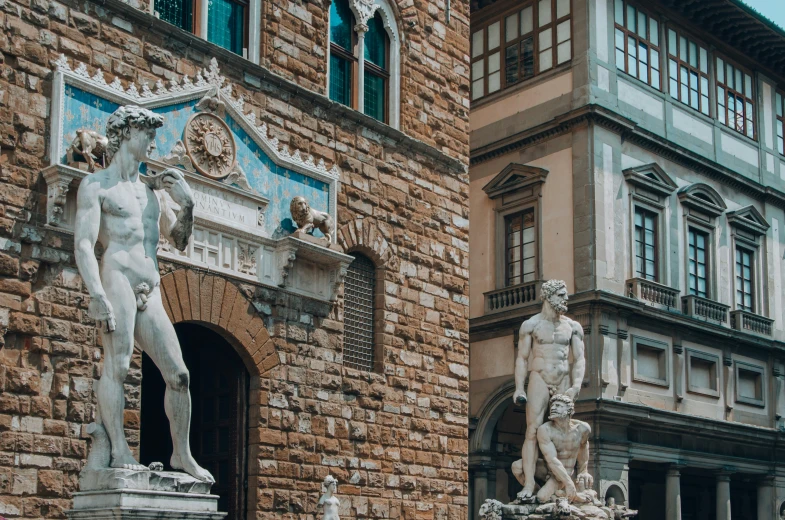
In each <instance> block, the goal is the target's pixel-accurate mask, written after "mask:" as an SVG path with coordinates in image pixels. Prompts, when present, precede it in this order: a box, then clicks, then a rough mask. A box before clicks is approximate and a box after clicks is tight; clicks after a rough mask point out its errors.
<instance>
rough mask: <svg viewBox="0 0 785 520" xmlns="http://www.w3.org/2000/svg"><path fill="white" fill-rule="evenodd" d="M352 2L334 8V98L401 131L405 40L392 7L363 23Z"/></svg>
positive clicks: (336, 0)
mask: <svg viewBox="0 0 785 520" xmlns="http://www.w3.org/2000/svg"><path fill="white" fill-rule="evenodd" d="M352 1H353V0H333V2H332V4H331V5H330V58H329V70H328V73H327V75H328V78H329V79H328V91H329V95H330V99H332V100H333V101H336V102H338V103H341V104H344V105H346V106H348V107H351V108H353V109H355V110H360V111H362V112H363V113H364V114H366V115H368V116H370V117H373V118H374V119H377V120H379V121H381V122H383V123H387V124H389V125H390V126H392V127H393V128H398V124H399V120H400V115H399V114H400V108H399V104H400V96H399V89H400V78H399V76H400V57H399V54H400V42H399V33H398V28H397V24H396V22H395V17H394V15H393V10H392V7H391V6H390V5H389V4H388V3H387V2H386V1H384V0H383V1H381V2H380V3H379V4H378V5H377V6H376V11H374V12H373V13H370V14H368V15H367V16H368V18H367V19H366V20H360V19H358V10H357V8H356V7H355V6H354V5H353V4H352V3H351V2H352Z"/></svg>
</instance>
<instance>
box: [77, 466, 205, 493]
mask: <svg viewBox="0 0 785 520" xmlns="http://www.w3.org/2000/svg"><path fill="white" fill-rule="evenodd" d="M210 487H212V484H211V483H209V482H204V481H202V480H197V479H195V478H193V477H192V476H191V475H188V474H187V473H182V472H180V471H151V470H147V469H145V470H132V469H117V468H106V469H89V468H85V469H84V470H82V472H81V473H80V474H79V491H103V490H107V491H109V490H117V489H136V490H140V491H171V492H174V493H196V494H202V495H206V494H208V493H210Z"/></svg>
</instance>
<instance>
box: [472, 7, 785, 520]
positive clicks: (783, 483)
mask: <svg viewBox="0 0 785 520" xmlns="http://www.w3.org/2000/svg"><path fill="white" fill-rule="evenodd" d="M471 25H472V28H471V33H472V50H471V55H472V58H471V61H472V87H471V98H472V107H471V117H470V127H471V132H470V140H471V166H470V186H471V189H470V194H471V202H470V208H471V216H472V222H471V233H470V248H471V261H470V265H471V267H470V281H471V282H470V288H471V290H470V293H471V302H470V350H471V365H470V366H471V375H470V381H471V395H470V429H471V433H470V441H469V471H470V488H471V493H470V495H471V497H472V498H473V500H474V504H472V505H471V507H470V510H471V512H472V514H476V511H477V508H478V507H479V504H480V503H481V502H482V501H483V500H484V499H485V498H497V499H498V500H501V501H504V502H508V501H509V500H511V499H512V498H514V497H515V495H516V493H517V491H518V490H520V489H521V486H520V485H519V483H518V481H517V480H516V479H515V478H514V476H513V475H512V472H511V471H510V464H511V463H512V462H513V461H514V460H516V459H518V458H520V456H521V451H520V450H521V445H522V444H523V440H524V436H525V433H526V432H525V430H526V422H525V410H524V408H522V407H518V406H516V405H515V404H513V402H512V395H513V391H514V382H513V377H514V376H513V372H514V360H515V356H516V344H517V332H518V327H520V324H521V322H522V321H523V320H525V319H526V318H527V317H529V316H531V315H533V314H534V313H536V312H539V309H540V301H539V296H540V295H539V286H540V283H541V281H542V280H547V279H552V278H556V279H563V280H564V281H565V282H566V284H567V287H568V289H569V291H570V300H569V309H570V311H569V314H570V316H571V317H573V318H574V319H576V320H578V321H579V322H580V323H581V324H582V326H583V328H584V331H585V343H586V360H587V367H586V374H585V378H584V381H583V388H582V390H581V393H580V396H579V400H578V402H577V403H576V410H577V415H578V417H579V418H580V419H582V420H585V421H587V422H588V423H589V424H590V425H591V427H592V439H591V448H592V457H591V463H590V471H591V472H592V473H593V475H594V476H595V487H596V491H597V492H598V493H599V495H600V496H601V497H602V498H610V497H613V498H615V500H616V502H617V503H626V504H627V505H629V506H631V507H632V508H633V509H640V514H639V516H638V517H637V518H639V519H640V520H660V519H663V518H664V519H667V520H679V519H684V520H687V519H694V520H713V519H716V518H722V519H727V518H733V519H734V520H738V519H759V520H772V519H773V518H779V516H780V515H781V514H782V513H783V511H785V472H783V467H782V461H783V460H785V452H784V451H783V447H782V443H781V439H782V431H783V426H784V423H783V419H785V377H784V375H785V356H784V355H783V348H784V347H785V317H783V294H784V293H783V281H782V280H783V272H785V264H783V250H785V231H784V230H783V222H785V147H783V124H785V123H783V110H785V107H784V106H783V99H785V98H784V97H783V96H785V32H784V31H783V30H782V29H781V28H779V27H777V26H776V25H774V24H773V23H771V22H770V21H768V20H766V19H765V18H762V17H761V16H760V15H759V14H758V13H756V12H755V11H753V10H751V9H750V8H749V7H747V6H746V5H745V4H744V3H743V2H742V1H740V0H651V1H636V0H534V1H522V2H509V1H504V0H499V1H493V0H483V1H479V2H476V3H473V4H472V13H471Z"/></svg>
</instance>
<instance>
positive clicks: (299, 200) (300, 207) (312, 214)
mask: <svg viewBox="0 0 785 520" xmlns="http://www.w3.org/2000/svg"><path fill="white" fill-rule="evenodd" d="M289 212H290V213H291V214H292V220H293V221H294V223H295V224H297V231H300V232H302V233H307V234H313V230H314V229H318V230H319V231H321V232H322V233H323V234H324V238H325V240H326V241H327V243H328V244H329V243H330V242H332V236H333V234H334V233H335V223H334V222H333V218H332V217H331V216H330V214H329V213H327V212H325V211H318V210H315V209H313V208H311V205H310V204H308V201H307V200H305V197H301V196H299V195H298V196H297V197H294V198H293V199H292V202H291V203H289Z"/></svg>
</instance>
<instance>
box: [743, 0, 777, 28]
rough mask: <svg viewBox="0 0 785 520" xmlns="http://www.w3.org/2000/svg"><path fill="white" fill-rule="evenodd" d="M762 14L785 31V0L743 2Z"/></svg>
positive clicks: (748, 0)
mask: <svg viewBox="0 0 785 520" xmlns="http://www.w3.org/2000/svg"><path fill="white" fill-rule="evenodd" d="M742 1H743V2H744V3H745V4H747V5H748V6H750V7H752V8H753V9H755V10H756V11H758V12H759V13H760V14H762V15H763V16H765V17H766V18H768V19H769V20H771V21H772V22H774V23H776V24H777V25H779V26H780V27H782V28H783V29H785V0H742Z"/></svg>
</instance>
